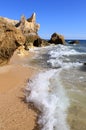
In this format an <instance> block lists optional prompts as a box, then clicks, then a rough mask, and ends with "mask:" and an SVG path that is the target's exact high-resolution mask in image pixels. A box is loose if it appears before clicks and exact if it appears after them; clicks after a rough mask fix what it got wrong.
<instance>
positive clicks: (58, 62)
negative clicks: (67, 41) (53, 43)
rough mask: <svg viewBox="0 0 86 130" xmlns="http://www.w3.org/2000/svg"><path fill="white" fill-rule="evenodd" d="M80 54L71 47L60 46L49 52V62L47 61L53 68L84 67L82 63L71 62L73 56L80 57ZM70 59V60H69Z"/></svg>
mask: <svg viewBox="0 0 86 130" xmlns="http://www.w3.org/2000/svg"><path fill="white" fill-rule="evenodd" d="M79 54H80V53H79V52H77V51H76V50H74V49H73V48H71V47H70V46H63V45H58V46H57V47H56V48H54V49H52V50H51V51H49V55H50V57H49V60H47V63H48V64H49V65H50V66H51V67H52V68H58V67H62V68H70V67H77V66H80V65H82V63H79V62H77V59H76V62H72V61H71V60H70V57H69V56H73V55H79ZM68 57H69V58H68Z"/></svg>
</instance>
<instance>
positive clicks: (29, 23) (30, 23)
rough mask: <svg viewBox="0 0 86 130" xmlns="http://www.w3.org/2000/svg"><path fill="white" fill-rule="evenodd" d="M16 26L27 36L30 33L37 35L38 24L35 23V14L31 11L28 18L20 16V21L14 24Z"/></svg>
mask: <svg viewBox="0 0 86 130" xmlns="http://www.w3.org/2000/svg"><path fill="white" fill-rule="evenodd" d="M16 27H17V28H18V29H20V30H21V31H22V33H23V34H24V35H25V36H28V35H31V34H32V35H37V32H38V30H39V28H40V25H39V24H37V23H36V14H35V13H33V14H32V16H31V17H30V18H28V19H26V18H25V16H22V17H21V20H20V22H19V23H17V24H16Z"/></svg>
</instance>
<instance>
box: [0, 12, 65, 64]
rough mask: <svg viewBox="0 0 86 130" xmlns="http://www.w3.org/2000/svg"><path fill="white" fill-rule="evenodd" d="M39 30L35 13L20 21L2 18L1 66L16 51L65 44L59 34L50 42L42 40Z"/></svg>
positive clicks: (0, 31) (0, 18)
mask: <svg viewBox="0 0 86 130" xmlns="http://www.w3.org/2000/svg"><path fill="white" fill-rule="evenodd" d="M39 29H40V24H38V23H36V14H35V13H33V14H32V16H31V17H30V18H28V19H26V18H25V16H22V17H21V19H20V21H18V20H11V19H8V18H5V17H0V64H1V65H3V64H5V63H7V62H8V61H9V59H10V57H11V56H12V55H13V53H14V51H15V50H16V49H19V51H20V52H21V51H22V50H23V51H24V50H26V51H28V50H29V49H30V48H31V47H34V46H36V47H42V46H47V45H50V44H55V45H57V44H63V45H64V44H65V40H64V36H62V35H60V34H57V33H53V34H52V35H51V38H50V39H49V40H45V39H43V38H41V37H40V36H39V35H38V30H39Z"/></svg>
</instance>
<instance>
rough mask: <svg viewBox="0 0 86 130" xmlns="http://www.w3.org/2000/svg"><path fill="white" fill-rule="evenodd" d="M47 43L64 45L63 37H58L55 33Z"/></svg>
mask: <svg viewBox="0 0 86 130" xmlns="http://www.w3.org/2000/svg"><path fill="white" fill-rule="evenodd" d="M49 43H53V44H65V40H64V36H62V35H59V34H57V33H53V34H52V35H51V38H50V40H49Z"/></svg>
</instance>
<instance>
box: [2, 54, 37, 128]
mask: <svg viewBox="0 0 86 130" xmlns="http://www.w3.org/2000/svg"><path fill="white" fill-rule="evenodd" d="M32 55H33V54H28V58H29V57H30V58H31V56H32ZM26 58H27V57H22V58H21V56H18V55H16V54H14V56H13V57H12V59H11V60H10V62H9V64H8V65H5V66H3V67H0V130H33V129H34V127H35V125H36V124H35V121H36V119H37V113H36V112H35V111H34V110H32V109H31V108H30V106H29V105H28V104H27V103H25V95H24V90H25V87H26V83H27V79H29V78H30V79H31V78H32V77H33V76H34V75H35V74H36V73H37V71H36V69H34V68H32V67H28V66H27V67H26V66H23V64H24V59H26ZM25 62H26V60H25Z"/></svg>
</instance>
